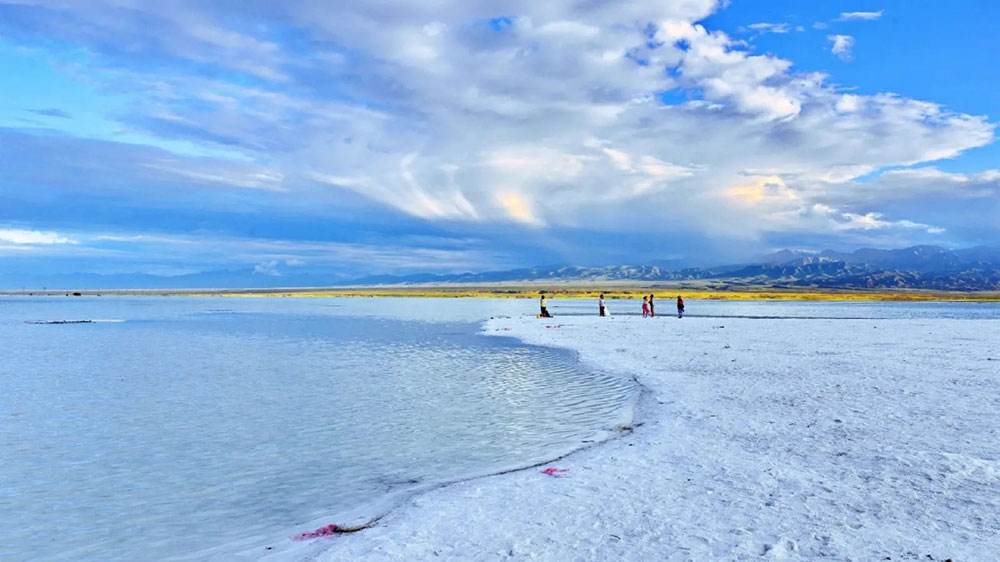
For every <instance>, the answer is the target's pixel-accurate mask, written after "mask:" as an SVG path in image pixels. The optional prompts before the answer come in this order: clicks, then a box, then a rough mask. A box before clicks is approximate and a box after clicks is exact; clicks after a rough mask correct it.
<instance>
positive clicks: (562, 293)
mask: <svg viewBox="0 0 1000 562" xmlns="http://www.w3.org/2000/svg"><path fill="white" fill-rule="evenodd" d="M542 292H544V293H545V294H546V295H547V296H548V297H549V298H568V299H596V298H597V297H598V296H599V295H600V294H601V293H603V294H604V298H606V299H609V300H614V299H637V298H642V296H643V295H648V294H650V293H653V294H657V295H659V296H660V298H662V299H669V298H673V297H674V296H676V295H682V296H683V297H684V298H685V299H709V300H713V299H714V300H777V301H829V300H837V301H970V302H998V301H1000V293H997V292H977V293H964V292H952V291H920V290H899V291H863V290H830V291H815V290H809V291H802V290H773V289H759V290H757V289H741V290H735V289H734V290H723V289H716V290H711V289H689V288H680V287H655V286H650V287H637V288H628V289H622V288H609V289H607V290H601V289H599V288H590V287H586V288H580V287H552V288H547V287H542V286H537V287H536V286H532V287H531V288H527V287H518V288H506V287H497V288H488V287H477V288H453V287H353V288H343V289H308V290H295V289H279V290H263V289H262V290H247V291H240V290H234V291H204V292H169V291H164V292H161V293H159V294H171V295H184V296H203V297H207V296H225V297H359V298H362V297H369V298H370V297H414V298H416V297H424V298H428V297H433V298H510V299H530V298H538V296H539V294H540V293H542Z"/></svg>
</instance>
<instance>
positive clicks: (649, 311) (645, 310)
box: [538, 293, 684, 318]
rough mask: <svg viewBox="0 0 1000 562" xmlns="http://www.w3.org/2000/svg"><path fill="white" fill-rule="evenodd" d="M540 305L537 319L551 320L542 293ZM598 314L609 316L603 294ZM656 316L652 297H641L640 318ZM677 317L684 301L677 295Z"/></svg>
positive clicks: (599, 300)
mask: <svg viewBox="0 0 1000 562" xmlns="http://www.w3.org/2000/svg"><path fill="white" fill-rule="evenodd" d="M539 304H541V309H542V310H541V314H539V315H538V317H539V318H552V315H551V314H549V308H548V306H547V305H546V303H545V293H542V299H541V301H540V303H539ZM597 308H598V313H599V314H600V315H601V316H609V315H610V314H611V313H610V312H609V311H608V306H607V305H606V304H604V293H601V296H600V298H599V299H598V300H597ZM654 316H656V305H655V304H654V303H653V295H649V296H648V297H646V296H644V297H642V317H643V318H652V317H654ZM677 317H678V318H683V317H684V299H683V298H681V296H680V295H677Z"/></svg>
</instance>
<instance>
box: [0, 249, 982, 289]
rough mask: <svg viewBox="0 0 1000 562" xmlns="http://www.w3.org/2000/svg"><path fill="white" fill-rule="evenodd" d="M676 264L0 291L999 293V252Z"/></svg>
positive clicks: (99, 281)
mask: <svg viewBox="0 0 1000 562" xmlns="http://www.w3.org/2000/svg"><path fill="white" fill-rule="evenodd" d="M681 265H682V263H681V262H677V261H668V262H666V261H665V262H656V263H651V264H644V265H613V266H604V267H583V266H575V265H555V266H537V267H529V268H521V269H511V270H506V271H487V272H480V273H454V274H433V273H420V274H412V275H404V276H398V275H377V276H368V277H361V278H356V277H355V278H352V277H349V276H347V275H344V274H339V275H336V276H334V275H323V274H316V273H313V274H297V275H283V276H273V275H263V274H261V273H259V272H256V271H254V270H253V269H245V270H243V269H237V270H219V271H208V272H201V273H193V274H189V275H176V276H159V275H150V274H114V275H100V274H74V275H65V276H60V277H46V278H41V277H37V278H32V277H25V276H17V275H15V274H11V273H7V274H4V273H3V272H0V288H3V287H6V288H8V289H20V288H21V287H28V288H33V289H40V288H42V287H43V286H47V287H58V288H59V289H126V288H137V289H139V288H156V289H181V288H276V287H337V286H360V285H433V284H492V283H544V282H564V283H569V282H586V283H602V282H606V283H616V282H649V283H657V282H659V283H680V282H695V281H698V282H711V283H712V285H714V286H719V287H725V286H733V287H762V288H814V289H886V290H888V289H926V290H939V291H1000V247H988V246H978V247H975V248H966V249H962V250H949V249H946V248H941V247H938V246H912V247H909V248H902V249H894V250H882V249H874V248H863V249H859V250H855V251H853V252H836V251H832V250H825V251H822V252H809V251H801V250H781V251H780V252H775V253H773V254H769V255H766V256H762V257H761V258H760V259H757V260H753V261H751V262H747V263H740V264H731V265H720V266H715V267H681Z"/></svg>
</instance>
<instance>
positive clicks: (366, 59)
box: [0, 0, 994, 270]
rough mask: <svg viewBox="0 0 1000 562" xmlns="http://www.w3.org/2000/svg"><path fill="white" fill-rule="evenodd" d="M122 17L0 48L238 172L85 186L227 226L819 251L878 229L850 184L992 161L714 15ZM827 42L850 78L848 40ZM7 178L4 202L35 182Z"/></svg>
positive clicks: (378, 11) (580, 8) (974, 119)
mask: <svg viewBox="0 0 1000 562" xmlns="http://www.w3.org/2000/svg"><path fill="white" fill-rule="evenodd" d="M121 6H122V4H121V3H120V2H111V1H107V2H104V1H101V0H94V1H92V2H88V3H86V6H85V7H84V6H83V3H81V4H77V3H62V4H59V5H49V6H47V7H46V8H45V9H32V8H25V9H23V10H19V11H18V12H17V14H16V18H14V19H10V18H8V19H7V22H8V23H7V24H3V23H0V31H3V32H5V33H6V34H7V35H10V36H12V37H15V38H22V39H23V38H24V37H25V33H27V31H26V30H30V29H40V28H44V29H46V30H48V31H47V33H51V34H54V35H56V36H57V37H58V38H59V39H60V40H63V41H66V42H68V43H70V44H77V45H82V46H84V47H85V48H87V49H88V52H91V53H93V54H94V57H93V62H92V64H91V65H90V66H88V67H87V68H86V73H87V75H88V78H89V79H100V80H102V81H104V82H105V83H107V84H108V88H110V89H118V90H120V91H141V92H143V95H142V96H139V97H137V98H136V99H135V101H133V102H131V103H130V104H129V106H128V107H127V109H126V110H125V111H122V112H120V114H119V115H118V116H117V117H118V118H119V119H121V120H122V121H123V123H124V124H125V125H126V126H127V127H128V128H129V129H130V130H134V131H138V132H140V133H142V134H145V135H149V136H154V137H157V138H166V139H171V140H174V141H183V142H190V143H195V144H198V145H200V146H211V147H215V148H225V149H227V150H232V151H234V152H237V153H239V154H241V155H242V156H243V157H242V158H240V159H230V160H226V159H220V158H214V159H213V158H202V159H191V158H181V157H172V156H169V155H164V154H162V153H161V152H155V151H148V152H143V153H137V154H135V155H134V156H132V155H130V156H129V158H130V160H129V161H128V162H125V163H122V162H115V161H114V158H112V157H110V154H111V153H112V151H111V150H110V149H109V150H103V151H102V152H101V154H105V155H108V156H109V157H107V158H103V159H100V161H101V162H105V163H106V164H104V165H105V166H108V167H111V166H122V167H128V169H130V170H133V172H131V173H132V174H133V175H134V176H136V177H142V178H152V179H153V180H155V185H158V186H162V185H179V186H184V188H185V189H186V188H189V187H192V186H194V187H198V188H211V187H231V188H235V189H233V191H234V192H239V193H240V196H239V198H238V199H237V198H236V196H233V199H232V200H231V202H230V203H231V204H232V205H244V204H246V201H247V195H245V193H258V192H265V193H266V194H267V195H268V196H269V197H268V198H267V199H262V200H266V201H267V202H268V204H270V205H273V206H275V207H280V206H282V205H291V204H296V205H300V206H302V207H308V206H310V203H311V202H312V201H313V200H314V199H313V198H316V197H329V195H328V194H329V193H336V194H338V195H337V197H340V198H342V199H345V200H346V199H347V197H346V196H344V195H341V194H345V193H351V194H354V195H355V196H356V197H363V198H365V199H367V200H369V201H371V202H373V203H374V204H377V205H380V206H383V207H384V208H388V209H393V210H397V211H400V212H403V213H406V214H408V215H411V216H413V217H417V218H419V219H425V220H427V221H429V222H431V223H434V224H455V223H463V224H475V225H485V226H494V225H499V227H505V226H507V225H513V226H516V227H523V228H525V229H527V231H529V232H535V233H537V232H541V231H542V230H543V229H560V228H577V229H581V228H586V229H592V230H595V231H601V232H615V233H622V232H649V233H658V232H663V231H665V230H668V229H672V230H677V231H682V230H683V231H689V232H694V233H701V234H705V235H712V236H721V237H727V238H728V239H753V238H757V237H760V236H763V235H766V234H767V233H769V232H776V231H778V232H780V231H789V232H792V231H800V230H802V229H805V228H815V229H819V230H823V231H826V232H834V233H835V232H840V231H842V230H844V227H843V226H842V225H843V224H855V225H861V224H862V223H863V222H864V221H866V220H867V221H869V222H871V223H872V224H880V223H878V222H877V221H883V222H893V221H890V219H888V218H885V217H884V216H874V215H872V218H871V219H854V218H850V217H848V218H845V213H854V214H855V215H857V216H859V217H868V216H869V213H878V212H881V210H880V209H878V208H866V209H857V208H854V207H850V206H848V205H847V204H844V203H841V202H842V201H852V200H854V199H857V198H861V197H862V196H861V195H859V194H861V193H864V192H865V190H866V189H868V187H866V186H864V185H862V184H860V183H859V182H856V181H854V180H855V179H856V178H858V177H861V176H864V175H867V174H871V173H873V172H876V171H878V170H881V169H884V168H887V167H900V166H903V167H906V166H913V165H917V164H920V163H923V162H930V161H934V160H939V159H942V158H949V157H953V156H956V155H958V154H960V153H962V152H963V151H965V150H967V149H970V148H973V147H978V146H983V145H985V144H988V143H990V142H992V141H993V133H994V125H993V124H992V123H990V122H989V121H988V120H987V119H986V118H985V117H981V116H973V115H966V114H962V113H956V112H953V111H950V110H948V109H947V108H945V107H943V106H941V105H939V104H937V103H933V102H926V101H919V100H914V99H910V98H906V97H902V96H897V95H891V94H868V95H861V94H845V93H843V92H842V91H840V90H838V88H837V87H835V86H834V85H832V84H831V83H830V81H829V79H828V77H827V76H825V75H822V74H817V73H806V72H800V71H797V70H796V69H795V68H794V67H793V61H790V60H786V59H782V58H780V57H777V56H774V55H769V54H756V53H754V52H753V51H751V50H748V49H747V48H746V46H745V45H744V44H743V43H741V42H740V41H738V40H736V39H734V38H732V37H730V36H728V35H727V34H725V33H722V32H720V31H716V30H713V29H710V28H707V27H706V26H705V24H703V23H699V22H702V21H704V20H705V18H706V17H707V16H709V15H711V14H712V13H713V12H714V11H715V10H717V9H718V7H719V3H718V2H717V1H716V0H675V1H664V2H656V3H650V2H640V1H626V2H620V3H614V5H609V4H604V3H583V4H581V3H578V2H572V1H570V0H553V1H551V2H544V3H539V2H528V1H514V2H508V3H502V4H492V3H479V2H476V3H469V2H459V1H444V2H435V3H432V4H426V3H413V2H389V3H384V2H381V3H365V2H362V3H355V4H353V5H351V6H350V7H349V8H343V7H341V8H338V9H332V8H331V7H330V5H329V3H327V2H322V1H319V0H304V1H302V2H293V3H283V4H282V3H272V4H254V5H253V6H251V7H248V6H241V8H240V12H239V14H238V15H239V17H238V18H237V17H234V15H235V13H234V12H231V11H229V10H230V9H231V7H232V6H235V4H228V3H225V4H219V5H215V6H208V5H207V4H204V3H196V2H181V3H180V5H179V6H178V5H175V4H173V3H171V5H169V6H167V5H163V6H157V5H154V4H147V3H142V4H136V5H132V6H130V7H129V8H123V7H121ZM857 14H878V15H881V14H882V12H856V13H845V14H843V15H842V18H846V19H875V18H874V17H868V16H858V15H857ZM847 16H850V17H847ZM3 19H4V18H0V20H3ZM241 22H242V23H241ZM42 23H44V24H45V25H42ZM29 24H31V25H29ZM4 26H6V27H4ZM151 26H152V27H155V28H156V29H157V30H158V32H157V33H150V27H151ZM754 26H756V27H754ZM750 27H751V29H754V30H755V31H759V32H765V31H766V32H785V31H788V30H789V29H788V27H787V25H786V24H780V23H760V24H754V25H753V26H750ZM288 38H292V40H289V39H288ZM829 39H830V41H831V50H832V52H833V53H834V54H836V55H837V56H839V57H841V58H842V59H844V60H849V59H850V56H851V52H852V47H853V44H854V39H853V37H851V36H848V35H830V36H829ZM121 61H127V64H126V63H123V62H121ZM137 61H138V62H137ZM143 61H150V62H143ZM192 69H194V70H197V71H192ZM233 76H236V78H232V77H233ZM24 142H25V143H27V142H28V141H24ZM45 142H51V141H50V140H48V139H47V140H46V141H45ZM4 150H13V149H5V148H4V147H0V153H2V152H3V151H4ZM0 156H2V154H0ZM132 158H134V160H132ZM93 160H94V159H91V161H93ZM73 162H74V163H75V164H74V165H77V167H76V168H75V169H76V170H80V169H82V167H83V166H84V164H85V163H84V162H76V161H75V160H74V161H73ZM134 170H139V171H141V173H139V172H135V171H134ZM16 171H17V173H18V175H19V178H20V179H21V180H23V181H22V182H27V181H28V180H30V179H31V178H32V174H44V173H46V172H33V171H31V170H28V169H21V168H17V169H16ZM88 173H89V174H90V175H91V176H94V175H97V172H93V171H91V172H88ZM112 175H113V176H115V177H120V176H123V175H124V174H123V173H120V172H116V173H115V174H112ZM48 179H49V180H51V181H47V182H46V184H47V185H51V184H52V183H53V182H54V181H56V178H52V177H49V178H48ZM886 181H888V179H887V180H886ZM94 183H95V185H94V186H93V187H92V189H95V190H97V189H103V190H107V189H110V188H109V187H108V185H112V186H116V187H115V189H120V190H123V191H125V190H128V189H129V188H128V187H127V186H126V185H124V184H123V183H119V182H116V181H115V179H114V177H111V178H109V182H94ZM143 185H146V184H143ZM324 190H326V191H324ZM140 191H141V190H139V189H138V188H136V189H134V190H132V191H130V196H135V197H139V196H141V195H142V194H141V193H140ZM164 192H167V193H170V191H168V190H166V189H165V188H164V190H163V191H160V192H158V194H156V195H155V196H159V197H162V196H163V193H164ZM324 194H326V195H324ZM150 196H151V197H152V196H154V195H150ZM233 201H235V202H233ZM816 205H826V206H827V207H828V208H830V209H833V211H832V214H831V213H825V214H824V213H818V212H817V211H815V209H816ZM637 209H641V211H642V212H641V213H636V212H635V210H637ZM830 216H834V219H831V218H830ZM817 217H821V218H822V220H820V219H818V218H817ZM910 218H911V219H912V221H913V223H914V224H918V223H920V221H921V219H920V217H910ZM893 220H894V221H895V223H899V220H903V219H893ZM897 226H899V224H897ZM872 230H879V229H872ZM273 259H279V258H273ZM270 261H271V260H260V261H258V262H256V263H260V264H265V266H266V264H268V263H270ZM264 269H265V270H269V268H268V267H265V268H264Z"/></svg>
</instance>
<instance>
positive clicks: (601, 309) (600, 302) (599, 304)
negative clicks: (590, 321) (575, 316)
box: [597, 293, 605, 316]
mask: <svg viewBox="0 0 1000 562" xmlns="http://www.w3.org/2000/svg"><path fill="white" fill-rule="evenodd" d="M597 310H598V312H599V313H600V315H601V316H605V313H604V310H605V309H604V293H601V298H599V299H598V300H597Z"/></svg>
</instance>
